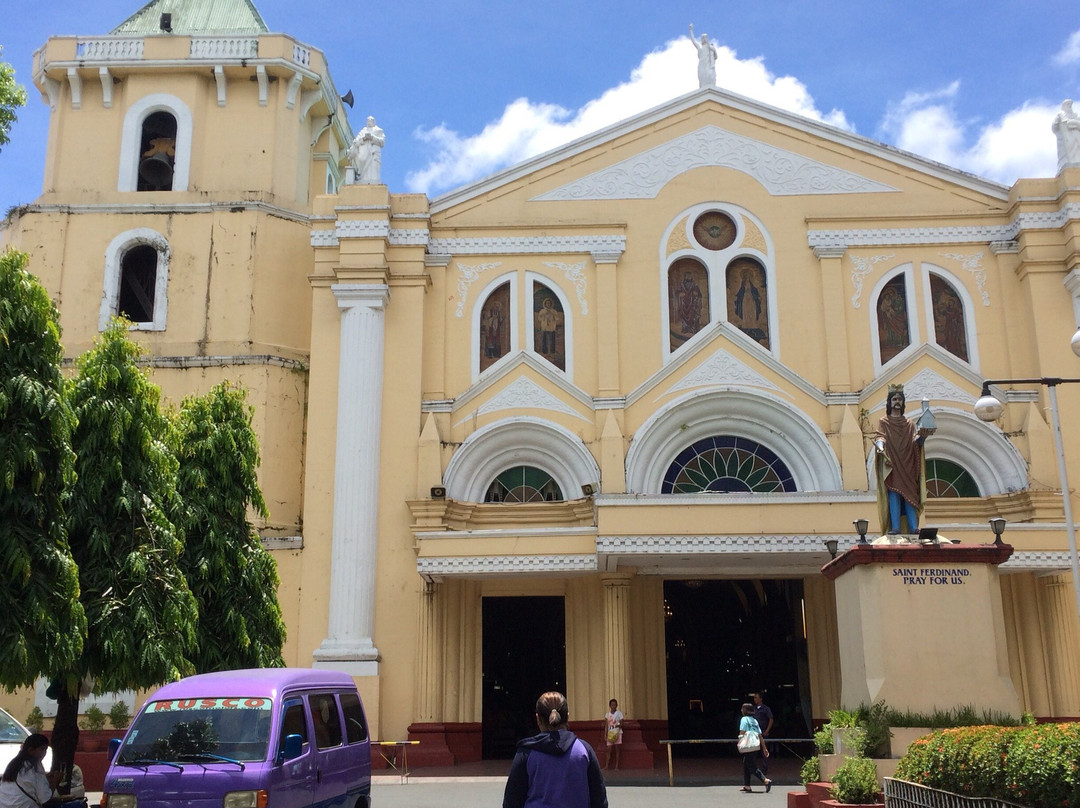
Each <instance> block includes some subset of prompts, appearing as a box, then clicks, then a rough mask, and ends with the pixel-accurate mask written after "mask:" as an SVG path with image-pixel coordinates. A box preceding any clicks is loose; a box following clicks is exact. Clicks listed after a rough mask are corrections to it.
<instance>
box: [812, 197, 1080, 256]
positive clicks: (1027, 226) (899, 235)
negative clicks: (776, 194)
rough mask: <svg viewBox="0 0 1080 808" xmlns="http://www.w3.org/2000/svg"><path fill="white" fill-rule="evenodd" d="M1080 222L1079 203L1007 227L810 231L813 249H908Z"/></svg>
mask: <svg viewBox="0 0 1080 808" xmlns="http://www.w3.org/2000/svg"><path fill="white" fill-rule="evenodd" d="M1076 219H1080V202H1070V203H1069V204H1067V205H1063V206H1062V207H1061V208H1059V209H1058V210H1056V211H1043V212H1035V213H1021V214H1020V215H1019V216H1017V217H1016V218H1015V219H1013V220H1012V221H1010V222H1009V223H1007V224H997V225H992V224H987V225H964V226H959V227H876V228H868V229H865V230H856V229H852V230H808V231H807V233H806V240H807V243H808V244H809V246H810V247H811V248H814V247H909V246H913V245H921V244H991V243H993V242H1009V241H1015V240H1016V236H1017V235H1018V234H1019V233H1020V232H1021V231H1024V230H1059V229H1061V228H1062V227H1064V226H1065V224H1067V223H1068V222H1070V221H1074V220H1076Z"/></svg>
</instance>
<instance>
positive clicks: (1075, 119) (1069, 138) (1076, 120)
mask: <svg viewBox="0 0 1080 808" xmlns="http://www.w3.org/2000/svg"><path fill="white" fill-rule="evenodd" d="M1050 128H1051V129H1053V130H1054V134H1055V135H1057V149H1058V171H1061V169H1063V168H1065V167H1066V166H1080V116H1077V114H1076V113H1075V112H1073V102H1072V101H1071V100H1069V99H1065V100H1064V101H1062V102H1061V111H1060V112H1059V113H1058V114H1057V115H1055V116H1054V122H1053V124H1051V126H1050Z"/></svg>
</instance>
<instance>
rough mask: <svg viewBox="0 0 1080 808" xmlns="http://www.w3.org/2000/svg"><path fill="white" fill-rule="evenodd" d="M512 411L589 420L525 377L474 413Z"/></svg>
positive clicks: (520, 377) (504, 389)
mask: <svg viewBox="0 0 1080 808" xmlns="http://www.w3.org/2000/svg"><path fill="white" fill-rule="evenodd" d="M513 409H528V410H551V411H553V412H561V413H563V414H565V415H572V416H574V417H575V418H581V420H583V421H588V420H589V419H587V418H584V417H583V416H582V415H581V414H580V413H579V412H578V411H577V410H575V409H574V408H573V407H571V406H569V405H567V404H566V402H564V401H561V400H560V399H558V398H556V397H555V396H553V395H552V394H551V393H549V392H548V391H547V390H545V389H544V388H542V387H541V386H540V385H538V384H537V383H536V382H534V381H532V380H531V379H529V378H528V377H526V376H519V377H518V378H517V379H515V380H514V381H513V382H511V383H510V384H508V385H507V386H506V387H505V388H503V389H502V390H501V391H500V392H499V393H498V395H495V396H493V397H492V398H491V399H490V400H489V401H488V402H487V403H485V404H483V405H482V406H480V407H479V408H478V409H477V410H476V412H477V413H478V414H480V415H487V414H489V413H493V412H498V411H499V410H513Z"/></svg>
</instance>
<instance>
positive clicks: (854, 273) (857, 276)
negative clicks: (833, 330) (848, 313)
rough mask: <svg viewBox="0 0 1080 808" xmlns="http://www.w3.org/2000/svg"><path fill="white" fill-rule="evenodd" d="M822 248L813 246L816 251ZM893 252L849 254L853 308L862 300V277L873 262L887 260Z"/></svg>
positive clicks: (872, 265)
mask: <svg viewBox="0 0 1080 808" xmlns="http://www.w3.org/2000/svg"><path fill="white" fill-rule="evenodd" d="M819 249H822V248H820V247H815V248H814V250H815V251H817V250H819ZM895 257H896V255H895V254H894V253H889V254H888V255H853V256H851V263H852V264H854V265H855V266H854V268H853V269H852V270H851V282H852V284H854V286H855V294H853V295H852V296H851V305H852V307H853V308H856V309H857V308H860V307H861V306H862V301H860V300H859V298H860V297H862V287H863V278H865V277H866V276H867V275H869V274H870V272H871V271H872V270H873V269H874V265H875V264H880V263H881V262H882V261H888V260H889V259H891V258H895Z"/></svg>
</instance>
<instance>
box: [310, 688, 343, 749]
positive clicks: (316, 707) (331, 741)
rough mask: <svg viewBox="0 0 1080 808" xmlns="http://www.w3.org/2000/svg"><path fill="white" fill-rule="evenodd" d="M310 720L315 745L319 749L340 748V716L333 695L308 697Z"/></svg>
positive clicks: (323, 694) (318, 694) (325, 694)
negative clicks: (313, 729)
mask: <svg viewBox="0 0 1080 808" xmlns="http://www.w3.org/2000/svg"><path fill="white" fill-rule="evenodd" d="M309 701H310V703H311V720H312V723H313V724H314V725H315V745H316V746H318V747H319V748H320V749H329V748H330V747H332V746H341V716H340V715H339V714H338V706H337V699H335V698H334V694H333V693H316V694H315V695H313V696H310V697H309Z"/></svg>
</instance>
